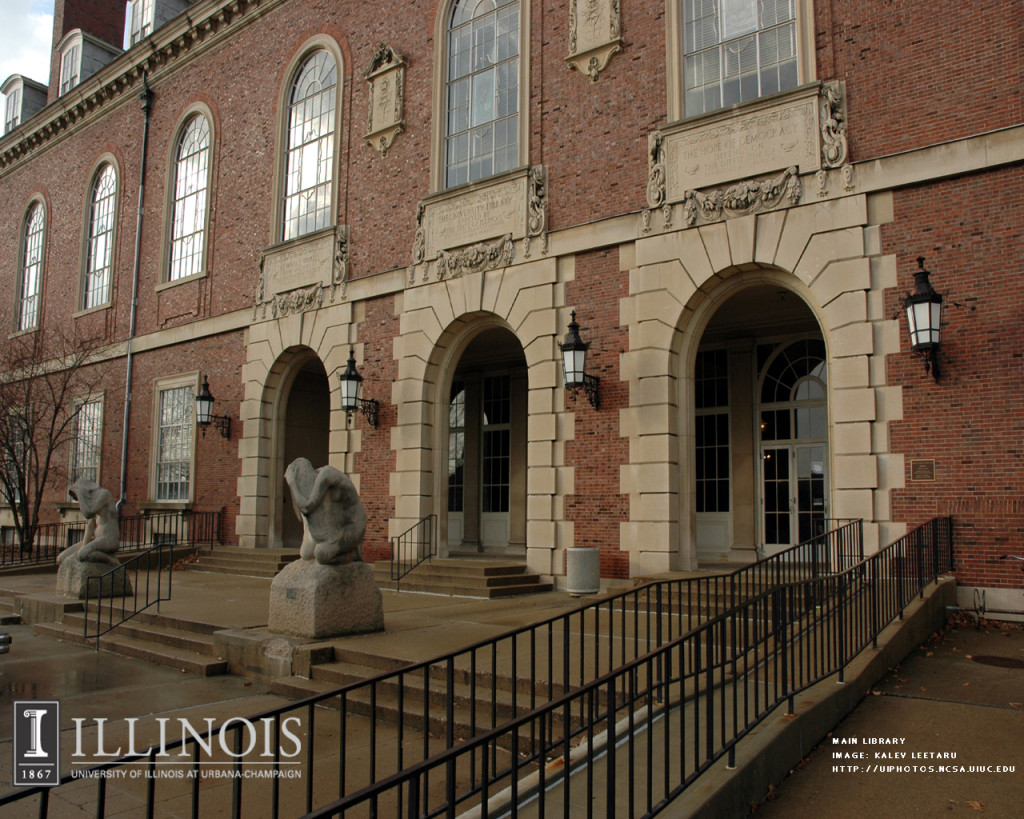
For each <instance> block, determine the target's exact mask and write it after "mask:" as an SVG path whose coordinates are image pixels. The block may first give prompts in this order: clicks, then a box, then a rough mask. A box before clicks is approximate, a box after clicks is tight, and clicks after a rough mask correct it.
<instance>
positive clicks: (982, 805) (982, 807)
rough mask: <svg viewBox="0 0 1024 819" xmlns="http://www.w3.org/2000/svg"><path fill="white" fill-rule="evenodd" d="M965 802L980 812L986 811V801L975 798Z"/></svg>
mask: <svg viewBox="0 0 1024 819" xmlns="http://www.w3.org/2000/svg"><path fill="white" fill-rule="evenodd" d="M964 804H965V805H967V807H969V808H974V809H975V810H976V811H977V812H978V813H984V812H985V803H984V802H977V801H975V800H968V801H967V802H965V803H964Z"/></svg>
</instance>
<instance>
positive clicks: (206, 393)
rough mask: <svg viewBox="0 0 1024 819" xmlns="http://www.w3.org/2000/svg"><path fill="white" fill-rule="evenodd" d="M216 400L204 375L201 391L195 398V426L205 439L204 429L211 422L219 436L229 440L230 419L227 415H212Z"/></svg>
mask: <svg viewBox="0 0 1024 819" xmlns="http://www.w3.org/2000/svg"><path fill="white" fill-rule="evenodd" d="M216 400H217V399H216V398H214V397H213V395H212V394H211V393H210V382H209V381H207V379H206V376H205V375H204V376H203V389H202V390H200V392H199V395H197V396H196V426H197V427H199V429H201V430H202V431H203V437H204V438H205V437H206V428H207V427H208V426H210V423H211V422H213V425H214V426H215V427H216V428H217V430H218V432H220V434H221V436H222V437H224V438H227V439H228V440H231V419H230V418H229V417H228V416H227V415H214V414H213V402H214V401H216Z"/></svg>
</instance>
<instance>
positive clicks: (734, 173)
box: [663, 96, 821, 202]
mask: <svg viewBox="0 0 1024 819" xmlns="http://www.w3.org/2000/svg"><path fill="white" fill-rule="evenodd" d="M663 133H664V151H665V162H666V165H667V168H666V180H665V183H666V193H667V198H668V201H670V202H678V201H680V200H681V199H683V198H684V196H685V194H686V192H687V191H692V190H695V189H698V188H703V187H707V186H710V185H719V184H721V183H723V182H731V181H733V180H737V179H745V178H749V177H753V176H757V175H759V174H766V173H772V172H774V171H778V170H779V169H781V168H789V167H796V168H799V170H800V173H808V172H813V171H815V170H817V169H818V168H820V167H821V149H820V147H819V145H820V141H819V140H820V137H819V134H820V131H819V126H818V98H817V96H806V97H804V98H803V99H797V100H793V99H788V100H787V101H786V102H784V103H782V104H778V105H775V106H771V107H765V108H761V109H759V110H757V111H754V112H751V113H750V114H746V115H735V114H733V115H731V116H728V117H726V118H723V119H718V118H716V119H715V120H714V121H713V122H709V123H706V124H697V125H689V126H686V127H683V128H681V129H679V130H677V131H674V132H669V131H665V132H663Z"/></svg>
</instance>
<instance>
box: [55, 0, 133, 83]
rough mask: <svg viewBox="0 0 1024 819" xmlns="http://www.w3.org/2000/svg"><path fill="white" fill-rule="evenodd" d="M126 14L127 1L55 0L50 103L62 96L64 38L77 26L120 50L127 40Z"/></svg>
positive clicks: (89, 35) (88, 34) (87, 33)
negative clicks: (61, 71) (125, 35)
mask: <svg viewBox="0 0 1024 819" xmlns="http://www.w3.org/2000/svg"><path fill="white" fill-rule="evenodd" d="M124 15H125V0H55V2H54V9H53V43H52V46H51V54H50V90H49V98H48V101H49V102H53V101H54V100H55V99H57V97H58V96H60V60H61V55H60V51H59V50H58V46H59V45H60V43H61V41H62V40H63V39H64V37H65V36H66V35H67V34H68V33H69V32H71V31H74V30H75V29H81V31H82V33H83V34H84V35H87V36H88V37H90V38H94V39H97V40H101V41H103V42H104V43H106V44H108V45H109V46H112V47H113V48H114V49H116V50H117V51H120V50H121V46H122V44H123V43H124ZM83 79H84V77H83Z"/></svg>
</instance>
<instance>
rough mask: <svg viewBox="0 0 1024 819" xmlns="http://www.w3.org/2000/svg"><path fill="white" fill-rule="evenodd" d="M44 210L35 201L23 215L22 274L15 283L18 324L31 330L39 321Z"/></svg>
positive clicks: (21, 327)
mask: <svg viewBox="0 0 1024 819" xmlns="http://www.w3.org/2000/svg"><path fill="white" fill-rule="evenodd" d="M45 227H46V214H45V212H44V211H43V206H42V204H41V203H39V202H36V203H35V204H34V205H32V207H31V208H30V209H29V211H28V215H27V217H26V218H25V233H24V236H23V241H22V254H21V277H20V279H21V280H20V282H19V287H18V304H17V327H18V330H31V329H32V328H33V327H35V326H36V325H37V324H39V294H40V290H41V288H42V281H43V231H44V229H45Z"/></svg>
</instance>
